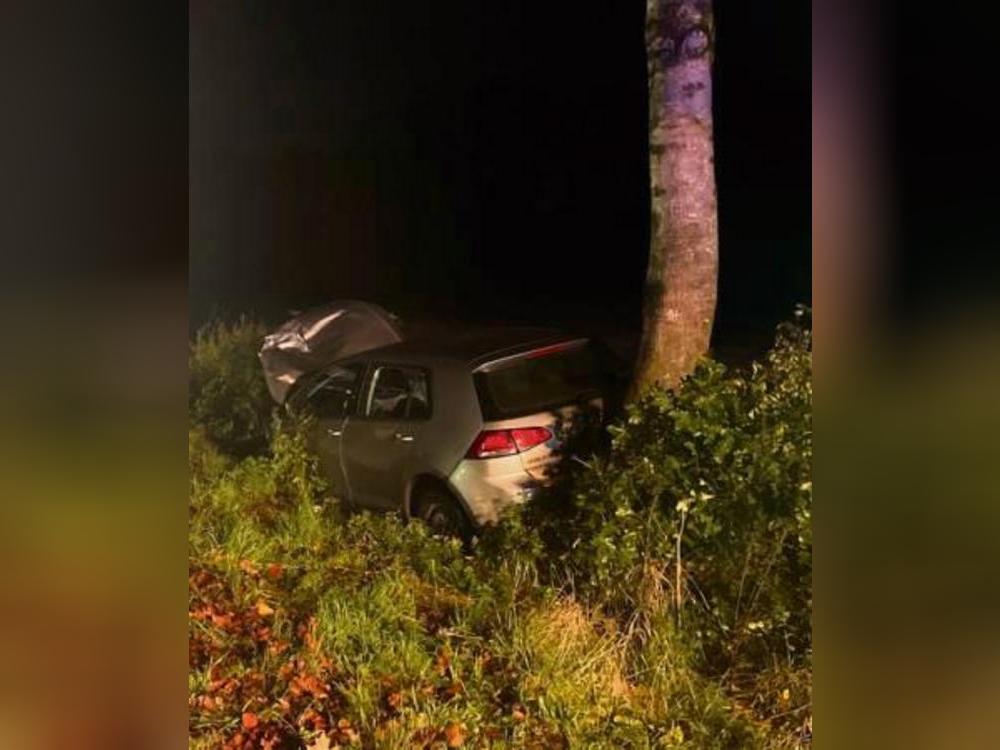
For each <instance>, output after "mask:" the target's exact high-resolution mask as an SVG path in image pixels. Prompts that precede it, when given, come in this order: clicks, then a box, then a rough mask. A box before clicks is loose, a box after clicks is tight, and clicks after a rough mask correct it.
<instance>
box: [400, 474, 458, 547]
mask: <svg viewBox="0 0 1000 750" xmlns="http://www.w3.org/2000/svg"><path fill="white" fill-rule="evenodd" d="M415 510H416V512H415V513H414V514H413V515H414V517H416V518H419V519H420V520H421V521H423V522H424V523H426V524H427V525H428V526H429V527H430V529H431V532H432V533H434V534H439V535H441V536H453V537H458V538H460V539H461V540H462V541H463V542H465V543H466V544H468V543H469V542H470V541H471V540H472V524H471V523H470V522H469V517H468V516H467V515H466V514H465V510H464V509H463V508H462V506H461V505H459V504H458V501H457V500H456V499H455V498H454V497H452V496H451V494H450V493H449V492H448V491H447V490H445V489H443V488H440V487H428V488H426V489H424V490H422V491H421V492H420V494H419V495H418V496H417V498H416V503H415Z"/></svg>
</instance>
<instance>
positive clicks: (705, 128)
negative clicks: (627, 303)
mask: <svg viewBox="0 0 1000 750" xmlns="http://www.w3.org/2000/svg"><path fill="white" fill-rule="evenodd" d="M713 42H714V40H713V25H712V3H711V0H647V3H646V51H647V55H648V74H649V172H650V198H651V214H650V245H649V267H648V271H647V274H646V287H645V301H644V309H643V333H642V342H641V344H640V347H639V358H638V362H637V365H636V375H635V380H634V381H633V387H632V395H633V396H636V395H638V394H639V393H640V392H641V391H642V390H644V389H645V388H647V387H648V386H650V385H653V384H654V383H658V384H661V385H665V386H667V387H673V386H676V385H677V384H678V383H679V382H680V380H681V378H683V377H684V376H685V375H687V374H689V373H690V372H691V371H692V370H693V369H694V366H695V364H696V363H697V361H698V359H699V358H700V357H702V356H703V355H704V354H706V353H707V352H708V346H709V339H710V337H711V333H712V322H713V319H714V317H715V299H716V286H717V276H718V251H719V240H718V219H717V216H716V201H715V166H714V158H713V149H712V55H713Z"/></svg>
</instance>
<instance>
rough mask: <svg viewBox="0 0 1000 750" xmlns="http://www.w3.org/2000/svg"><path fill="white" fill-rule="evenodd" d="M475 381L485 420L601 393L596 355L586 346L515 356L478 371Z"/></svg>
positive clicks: (537, 410) (511, 415) (528, 412)
mask: <svg viewBox="0 0 1000 750" xmlns="http://www.w3.org/2000/svg"><path fill="white" fill-rule="evenodd" d="M475 381H476V390H477V392H478V393H479V403H480V406H481V407H482V410H483V418H484V419H487V420H494V419H510V418H512V417H519V416H523V415H526V414H532V413H535V412H539V411H545V410H547V409H553V408H556V407H559V406H565V405H566V404H570V403H573V402H576V401H582V400H585V399H589V398H593V397H594V396H597V395H599V394H600V379H599V375H598V369H597V362H596V358H595V356H594V352H593V350H592V349H591V347H590V346H587V345H582V346H575V347H573V348H571V349H564V350H562V351H558V352H549V353H545V354H542V355H541V356H531V355H528V356H526V357H523V358H519V359H515V360H513V361H511V363H510V364H507V365H502V366H499V367H497V368H496V369H491V370H490V371H489V372H477V373H476V374H475Z"/></svg>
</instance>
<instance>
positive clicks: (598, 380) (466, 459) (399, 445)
mask: <svg viewBox="0 0 1000 750" xmlns="http://www.w3.org/2000/svg"><path fill="white" fill-rule="evenodd" d="M366 330H368V329H366ZM397 335H399V337H400V340H399V341H394V342H391V343H388V344H384V345H381V346H376V347H374V348H371V349H367V350H365V351H363V352H358V353H355V354H351V355H347V356H338V357H337V358H336V359H335V361H331V362H328V363H327V364H325V365H324V366H322V367H320V368H318V369H316V370H314V371H312V372H309V373H306V374H304V375H300V376H297V377H295V378H294V383H293V384H292V385H291V386H290V387H289V388H288V389H287V391H286V393H285V394H283V398H282V399H280V400H281V401H282V403H284V404H285V405H286V407H287V408H289V409H291V410H297V411H305V412H308V413H310V414H311V415H312V416H313V417H314V428H313V434H312V440H313V447H314V449H315V451H316V452H317V454H318V455H319V457H320V459H321V462H322V465H323V468H324V470H325V472H326V474H327V477H328V479H329V482H330V484H331V488H332V492H333V494H335V495H336V496H338V497H340V498H343V499H345V500H347V501H348V502H350V503H351V504H354V505H357V506H361V507H366V508H381V509H392V510H399V511H401V512H402V513H403V514H404V516H406V517H407V518H420V519H423V520H424V521H426V522H427V523H428V524H429V525H430V526H431V527H432V528H434V529H435V530H436V531H438V532H441V533H450V534H457V535H460V536H462V537H464V538H466V539H468V538H470V537H471V536H472V535H473V534H474V533H475V531H476V530H477V529H478V528H479V527H481V526H483V525H485V524H488V523H491V522H493V521H496V520H497V519H498V517H499V515H500V513H501V512H502V511H503V509H504V508H506V507H507V506H509V505H511V504H513V503H518V502H521V501H523V500H525V499H526V498H528V497H530V496H531V494H532V492H533V491H535V489H536V488H537V487H539V486H540V485H541V484H544V483H545V482H546V480H547V479H549V477H550V470H551V469H552V467H553V466H554V464H555V463H556V462H557V461H558V460H559V459H560V456H561V454H562V453H563V451H562V450H561V449H562V447H563V446H564V445H565V443H566V441H567V439H569V438H570V437H571V436H573V435H574V434H575V433H576V432H579V430H580V428H581V427H582V426H583V425H585V424H586V425H593V424H594V423H596V422H597V421H599V419H600V416H601V414H602V412H603V411H604V409H605V406H606V397H607V394H606V390H607V388H608V387H609V384H608V380H607V376H606V370H605V368H603V366H602V357H601V353H600V351H599V349H598V347H596V346H595V345H594V343H593V342H591V340H589V339H588V338H581V337H573V336H567V335H565V334H560V333H558V332H554V331H551V330H544V329H537V328H494V329H470V328H465V327H462V328H455V327H448V328H435V329H431V330H428V331H424V332H422V333H421V332H416V331H414V332H402V331H401V330H397ZM344 337H345V333H344V331H341V338H344ZM347 338H349V336H347ZM355 343H356V342H355ZM352 346H353V345H352ZM348 348H351V347H348ZM262 359H263V356H262ZM273 374H274V373H273V371H272V375H273ZM272 392H273V391H272Z"/></svg>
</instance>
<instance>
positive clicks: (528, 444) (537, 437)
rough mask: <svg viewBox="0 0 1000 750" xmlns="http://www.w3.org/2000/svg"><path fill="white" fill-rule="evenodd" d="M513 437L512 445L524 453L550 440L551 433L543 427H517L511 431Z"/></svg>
mask: <svg viewBox="0 0 1000 750" xmlns="http://www.w3.org/2000/svg"><path fill="white" fill-rule="evenodd" d="M510 434H511V435H513V436H514V443H515V444H516V445H517V449H518V450H519V451H526V450H528V448H534V447H535V446H536V445H541V444H542V443H546V442H548V441H549V440H551V439H552V432H551V430H548V429H547V428H545V427H518V428H517V429H516V430H511V431H510Z"/></svg>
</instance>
